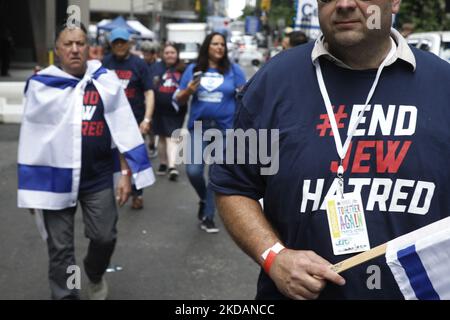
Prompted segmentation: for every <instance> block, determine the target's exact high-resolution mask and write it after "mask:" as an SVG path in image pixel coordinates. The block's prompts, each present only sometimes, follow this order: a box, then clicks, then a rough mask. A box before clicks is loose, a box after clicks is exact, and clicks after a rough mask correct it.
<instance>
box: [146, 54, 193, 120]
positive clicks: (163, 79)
mask: <svg viewBox="0 0 450 320" xmlns="http://www.w3.org/2000/svg"><path fill="white" fill-rule="evenodd" d="M181 76H182V73H181V72H179V71H177V70H175V68H173V67H171V68H167V67H166V65H165V63H164V62H162V61H161V62H156V63H154V64H152V68H151V77H152V79H153V87H154V91H155V115H168V116H184V114H185V113H186V109H187V106H186V105H184V106H182V105H181V106H179V111H178V112H177V110H176V109H175V108H174V107H173V105H172V101H173V94H174V93H175V91H176V90H177V89H178V87H179V86H180V80H181Z"/></svg>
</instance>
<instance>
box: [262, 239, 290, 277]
mask: <svg viewBox="0 0 450 320" xmlns="http://www.w3.org/2000/svg"><path fill="white" fill-rule="evenodd" d="M283 249H286V248H285V247H284V246H283V245H282V244H281V243H279V242H277V243H275V244H274V245H273V246H272V247H270V248H269V249H267V250H266V251H264V253H263V254H262V255H261V257H262V258H263V259H264V263H263V268H264V271H265V272H266V273H267V274H269V272H270V268H271V267H272V263H273V262H274V261H275V257H276V256H277V255H278V254H279V253H280V252H281V251H282V250H283Z"/></svg>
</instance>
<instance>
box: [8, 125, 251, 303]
mask: <svg viewBox="0 0 450 320" xmlns="http://www.w3.org/2000/svg"><path fill="white" fill-rule="evenodd" d="M18 133H19V126H18V125H6V124H0V175H1V177H2V178H1V180H0V220H1V223H0V288H1V290H0V299H48V298H49V295H50V293H49V289H48V281H47V267H48V259H47V251H46V244H45V242H43V240H42V239H41V238H40V236H39V233H38V230H37V228H36V226H35V222H34V218H33V217H32V216H31V215H30V214H28V213H27V212H26V211H25V210H22V209H18V208H17V205H16V202H17V200H16V199H17V193H16V192H17V191H16V190H17V178H16V165H17V164H16V162H17V160H16V159H17V140H18ZM157 165H158V164H157V161H154V163H153V166H154V167H157ZM180 169H181V175H180V179H179V181H178V182H171V181H169V180H168V179H167V177H157V182H156V183H155V184H154V185H153V186H152V187H150V188H147V189H146V190H145V191H144V198H145V208H144V209H143V210H141V211H134V210H132V209H131V208H130V203H128V204H126V205H125V206H124V207H123V208H122V209H120V218H119V224H118V230H119V236H118V243H117V247H116V251H115V254H114V256H113V259H112V264H113V265H116V266H120V267H122V268H123V270H121V271H116V272H111V273H107V275H106V279H107V281H108V283H109V287H110V299H183V300H184V299H186V300H190V299H208V300H209V299H232V300H235V299H253V298H254V296H255V292H256V280H257V276H258V271H259V267H258V266H257V265H256V264H255V263H254V262H253V261H252V260H251V259H250V258H249V257H247V256H246V255H245V254H244V253H243V252H242V251H241V250H240V249H239V248H238V247H237V246H236V245H235V243H234V242H233V241H232V240H231V238H230V236H229V235H228V234H227V232H226V230H225V229H224V227H223V225H222V223H221V221H220V218H219V217H216V222H217V224H218V226H219V228H220V232H219V233H218V234H207V233H205V232H204V231H202V230H200V228H199V227H198V222H197V208H198V207H197V206H198V198H197V196H196V194H195V192H194V190H193V189H192V187H191V186H190V184H189V182H188V180H187V177H186V174H185V171H184V168H183V167H182V166H181V167H180ZM75 234H76V240H75V245H76V257H77V263H78V264H80V265H81V261H82V259H83V257H84V254H85V253H86V250H87V245H88V241H87V239H86V238H85V237H84V234H83V224H82V221H81V212H80V211H78V212H77V215H76V227H75ZM86 283H87V280H86V277H85V275H84V273H82V282H81V287H82V298H86V290H85V288H86Z"/></svg>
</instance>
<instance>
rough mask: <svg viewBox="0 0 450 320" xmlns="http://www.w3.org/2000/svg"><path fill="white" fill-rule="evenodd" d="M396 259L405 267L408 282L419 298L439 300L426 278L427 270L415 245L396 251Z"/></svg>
mask: <svg viewBox="0 0 450 320" xmlns="http://www.w3.org/2000/svg"><path fill="white" fill-rule="evenodd" d="M397 258H398V261H400V263H401V265H402V267H403V268H404V269H405V272H406V275H407V276H408V279H409V283H410V284H411V287H412V288H413V290H414V293H415V294H416V297H417V299H419V300H440V297H439V295H438V294H437V292H436V290H434V288H433V284H432V283H431V281H430V279H429V278H428V274H427V271H426V270H425V267H424V266H423V264H422V261H421V260H420V257H419V255H418V254H417V252H416V246H415V245H412V246H409V247H407V248H405V249H403V250H399V251H398V252H397Z"/></svg>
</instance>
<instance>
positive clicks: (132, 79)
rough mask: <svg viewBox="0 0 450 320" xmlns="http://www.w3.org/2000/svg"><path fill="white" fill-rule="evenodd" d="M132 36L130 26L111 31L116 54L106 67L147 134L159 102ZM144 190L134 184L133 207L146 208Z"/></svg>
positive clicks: (110, 56) (112, 46)
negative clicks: (133, 47)
mask: <svg viewBox="0 0 450 320" xmlns="http://www.w3.org/2000/svg"><path fill="white" fill-rule="evenodd" d="M130 38H131V34H130V33H129V32H128V31H127V30H126V29H123V28H116V29H114V30H113V31H111V35H110V37H109V41H110V43H111V51H112V53H111V54H109V55H108V56H106V57H105V59H104V60H103V66H104V67H105V68H108V69H111V70H114V71H115V72H116V74H117V76H118V77H119V79H120V81H121V82H122V85H123V87H124V89H125V94H126V95H127V98H128V102H129V103H130V105H131V108H132V109H133V113H134V116H135V118H136V121H137V123H138V125H139V129H140V130H141V133H142V135H145V134H147V133H148V132H149V130H150V123H151V119H152V116H153V110H154V105H155V98H154V93H153V90H152V89H153V85H152V79H151V78H150V71H149V68H148V66H147V64H146V63H145V61H144V60H143V59H141V58H139V57H137V56H135V55H132V54H131V53H130ZM142 193H143V191H142V189H141V190H137V189H136V187H135V186H134V185H133V192H132V195H133V197H132V201H133V203H132V208H133V209H142V208H143V205H144V199H143V197H142Z"/></svg>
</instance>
